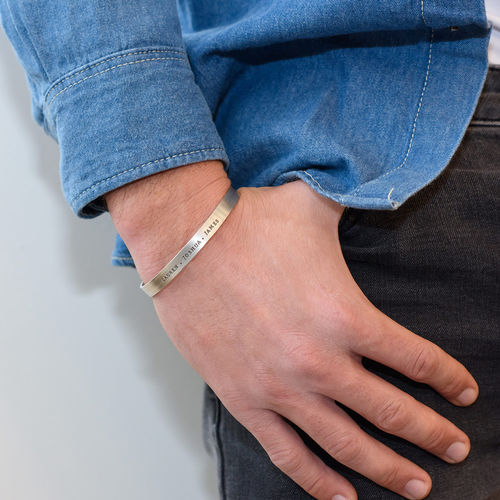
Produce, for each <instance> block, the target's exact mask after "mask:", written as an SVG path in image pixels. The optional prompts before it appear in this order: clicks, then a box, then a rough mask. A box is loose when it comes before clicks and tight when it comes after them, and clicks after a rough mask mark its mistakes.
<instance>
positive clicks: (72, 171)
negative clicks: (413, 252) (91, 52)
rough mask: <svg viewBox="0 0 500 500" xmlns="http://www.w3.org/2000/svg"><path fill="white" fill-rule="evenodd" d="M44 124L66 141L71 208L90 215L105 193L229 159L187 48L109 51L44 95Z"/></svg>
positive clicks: (64, 164) (64, 169)
mask: <svg viewBox="0 0 500 500" xmlns="http://www.w3.org/2000/svg"><path fill="white" fill-rule="evenodd" d="M44 111H45V112H44V122H43V127H44V129H45V131H46V132H47V133H48V134H49V135H51V136H52V137H54V138H55V139H56V140H57V141H58V143H59V146H60V153H61V161H60V170H61V172H60V173H61V184H62V189H63V192H64V196H65V198H66V200H67V202H68V203H69V205H70V206H71V208H72V210H73V211H74V212H75V213H76V214H77V215H78V216H79V217H82V218H92V217H95V216H97V215H99V214H100V213H102V212H104V211H106V210H107V207H106V204H105V201H104V198H103V196H102V195H103V194H104V193H107V192H109V191H111V190H113V189H115V188H117V187H120V186H122V185H124V184H127V183H129V182H132V181H134V180H137V179H139V178H142V177H145V176H148V175H151V174H154V173H157V172H160V171H163V170H167V169H169V168H174V167H178V166H181V165H186V164H189V163H195V162H199V161H206V160H221V161H222V162H223V164H224V168H225V169H226V170H227V168H228V165H229V160H228V157H227V155H226V152H225V149H224V146H223V143H222V140H221V138H220V136H219V134H218V132H217V130H216V128H215V125H214V123H213V119H212V115H211V112H210V109H209V107H208V105H207V103H206V101H205V98H204V97H203V94H202V93H201V90H200V89H199V87H198V86H197V85H196V83H195V81H194V77H193V73H192V70H191V67H190V64H189V61H188V58H187V55H186V53H185V51H184V49H182V48H175V47H146V48H144V47H143V48H136V49H129V50H125V51H120V52H116V53H113V54H108V55H107V56H105V57H103V58H100V59H97V60H94V61H92V62H91V63H89V64H86V65H85V66H83V67H80V68H77V69H75V70H73V71H71V72H70V73H68V74H66V75H64V76H63V77H61V78H60V79H59V80H58V81H56V82H54V84H52V85H51V87H50V88H49V90H48V91H47V93H46V94H45V106H44Z"/></svg>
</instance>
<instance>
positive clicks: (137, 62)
mask: <svg viewBox="0 0 500 500" xmlns="http://www.w3.org/2000/svg"><path fill="white" fill-rule="evenodd" d="M184 60H185V59H184V58H182V57H150V58H147V59H139V60H137V61H129V62H126V63H123V64H116V65H115V66H111V67H109V68H106V69H103V70H102V71H99V72H98V73H94V74H93V75H89V76H86V77H85V78H82V79H81V80H78V81H77V82H74V83H72V84H71V85H68V86H67V87H64V88H63V89H62V90H60V91H59V92H58V93H57V94H56V95H55V96H54V97H52V99H51V100H50V101H49V103H48V104H47V106H50V105H51V104H52V102H53V101H54V99H55V98H56V97H57V96H58V95H60V94H62V93H63V92H66V90H68V89H70V88H71V87H75V86H76V85H78V84H80V83H82V82H84V81H85V80H89V79H90V78H94V77H95V76H99V75H102V74H103V73H107V72H108V71H111V70H112V69H116V68H121V67H123V66H129V65H131V64H139V63H143V62H150V61H184Z"/></svg>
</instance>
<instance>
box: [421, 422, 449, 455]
mask: <svg viewBox="0 0 500 500" xmlns="http://www.w3.org/2000/svg"><path fill="white" fill-rule="evenodd" d="M446 438H447V432H446V430H445V429H444V428H443V427H442V426H440V425H436V426H434V427H433V428H432V430H431V432H430V433H429V435H428V436H427V438H426V439H425V443H424V448H425V449H427V450H434V451H437V452H439V451H441V450H444V449H445V448H446V442H447V439H446Z"/></svg>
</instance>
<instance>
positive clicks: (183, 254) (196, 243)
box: [140, 186, 239, 297]
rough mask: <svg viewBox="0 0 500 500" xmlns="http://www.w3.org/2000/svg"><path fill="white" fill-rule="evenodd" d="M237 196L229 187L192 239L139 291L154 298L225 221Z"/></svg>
mask: <svg viewBox="0 0 500 500" xmlns="http://www.w3.org/2000/svg"><path fill="white" fill-rule="evenodd" d="M238 199H239V194H238V191H236V189H234V188H233V187H232V186H230V187H229V189H228V190H227V192H226V194H225V195H224V198H222V200H221V201H220V203H219V204H218V205H217V206H216V207H215V210H214V211H213V212H212V213H211V214H210V216H209V217H208V219H207V220H206V221H205V222H204V223H203V225H202V226H201V227H200V229H198V231H196V233H195V234H194V235H193V237H192V238H191V239H190V240H189V241H188V242H187V243H186V245H184V247H183V248H182V249H181V250H180V251H179V252H178V253H177V255H176V256H175V257H174V258H173V259H172V260H171V261H170V262H169V263H168V264H167V265H166V266H165V267H164V268H163V269H162V270H161V271H160V272H159V273H158V274H157V275H156V276H155V277H154V278H153V279H151V280H150V281H148V282H147V283H143V282H141V284H140V289H141V290H143V291H144V292H145V293H146V294H148V295H149V296H150V297H153V296H155V295H156V294H157V293H158V292H159V291H160V290H161V289H162V288H163V287H164V286H166V285H167V284H168V283H170V282H171V281H172V280H173V279H174V278H175V277H176V276H177V275H178V274H179V273H180V272H181V271H182V270H183V269H184V268H185V267H186V265H187V264H188V263H189V262H190V261H191V260H192V259H193V258H194V256H195V255H196V254H197V253H198V252H199V251H200V250H201V249H202V248H203V247H204V246H205V245H206V243H207V241H208V240H209V239H210V238H211V237H212V236H213V235H214V234H215V232H216V231H217V229H219V227H220V226H221V225H222V223H223V222H224V221H225V220H226V218H227V216H228V215H229V214H230V213H231V210H232V209H233V207H234V206H235V205H236V202H237V201H238Z"/></svg>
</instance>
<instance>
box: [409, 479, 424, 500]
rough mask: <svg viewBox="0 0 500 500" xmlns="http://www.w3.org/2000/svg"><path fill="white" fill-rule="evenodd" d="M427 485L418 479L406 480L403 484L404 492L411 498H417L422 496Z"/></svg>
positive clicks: (412, 499)
mask: <svg viewBox="0 0 500 500" xmlns="http://www.w3.org/2000/svg"><path fill="white" fill-rule="evenodd" d="M428 489H429V487H428V486H427V484H425V483H424V482H423V481H420V479H412V480H411V481H408V482H407V483H406V486H405V493H406V495H407V496H408V498H410V499H411V500H418V499H419V498H424V497H425V494H426V493H427V490H428Z"/></svg>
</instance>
